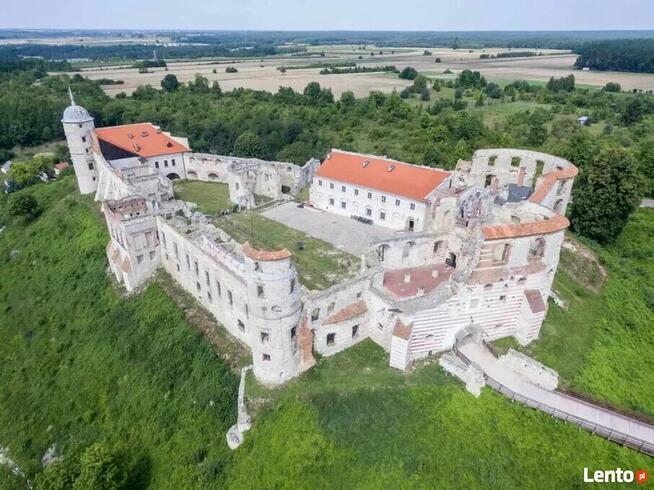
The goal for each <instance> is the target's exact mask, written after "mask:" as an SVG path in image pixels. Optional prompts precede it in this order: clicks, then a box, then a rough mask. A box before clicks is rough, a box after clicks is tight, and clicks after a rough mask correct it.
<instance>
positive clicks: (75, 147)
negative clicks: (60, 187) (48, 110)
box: [61, 88, 98, 194]
mask: <svg viewBox="0 0 654 490" xmlns="http://www.w3.org/2000/svg"><path fill="white" fill-rule="evenodd" d="M68 95H69V97H70V106H68V107H67V108H66V110H65V111H64V114H63V117H62V118H61V123H62V124H63V126H64V133H65V134H66V141H67V142H68V151H69V152H70V158H71V160H72V162H73V167H74V168H75V175H76V176H77V185H78V187H79V191H80V192H81V193H82V194H90V193H91V192H95V190H96V189H97V187H98V182H97V180H98V174H97V170H96V168H95V162H94V161H93V151H92V150H91V132H92V131H93V130H94V129H95V124H94V122H93V118H92V117H91V115H90V114H89V113H88V111H87V110H86V109H84V108H83V107H82V106H79V105H77V104H75V99H74V98H73V92H72V91H71V90H70V88H68Z"/></svg>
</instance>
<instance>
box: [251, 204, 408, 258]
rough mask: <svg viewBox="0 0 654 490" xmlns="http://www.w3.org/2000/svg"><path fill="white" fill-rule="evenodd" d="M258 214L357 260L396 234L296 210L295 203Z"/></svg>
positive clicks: (326, 214)
mask: <svg viewBox="0 0 654 490" xmlns="http://www.w3.org/2000/svg"><path fill="white" fill-rule="evenodd" d="M261 214H262V215H263V216H265V217H266V218H269V219H271V220H274V221H277V222H279V223H282V224H284V225H286V226H290V227H291V228H295V229H296V230H300V231H303V232H304V233H307V234H308V235H311V236H313V237H316V238H320V239H321V240H325V241H326V242H329V243H331V244H332V245H334V246H335V247H336V248H338V249H340V250H344V251H346V252H349V253H351V254H352V255H356V256H357V257H358V256H359V255H361V254H362V253H363V252H365V251H366V249H367V248H368V247H369V246H370V245H372V244H373V243H375V242H379V241H381V240H385V239H387V238H390V237H393V236H395V235H396V234H397V233H399V232H396V231H394V230H391V229H388V228H383V227H381V226H376V225H367V224H364V223H361V222H359V221H356V220H353V219H351V218H346V217H343V216H337V215H334V214H331V213H326V212H324V211H320V210H318V209H313V208H310V207H304V208H298V207H297V203H296V202H287V203H284V204H282V205H280V206H276V207H274V208H271V209H268V210H266V211H264V212H263V213H261Z"/></svg>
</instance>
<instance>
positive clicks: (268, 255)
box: [241, 242, 291, 261]
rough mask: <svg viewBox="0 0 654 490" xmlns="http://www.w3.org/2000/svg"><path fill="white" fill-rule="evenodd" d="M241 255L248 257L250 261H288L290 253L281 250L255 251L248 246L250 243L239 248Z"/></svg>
mask: <svg viewBox="0 0 654 490" xmlns="http://www.w3.org/2000/svg"><path fill="white" fill-rule="evenodd" d="M241 251H242V252H243V255H245V256H247V257H250V258H251V259H252V260H264V261H265V260H282V259H288V258H289V257H290V256H291V252H289V251H288V250H287V249H285V248H283V249H281V250H257V249H256V248H253V247H252V246H251V245H250V242H245V243H244V244H243V245H242V246H241Z"/></svg>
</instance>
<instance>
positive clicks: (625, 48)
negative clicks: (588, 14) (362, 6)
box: [574, 38, 654, 73]
mask: <svg viewBox="0 0 654 490" xmlns="http://www.w3.org/2000/svg"><path fill="white" fill-rule="evenodd" d="M574 52H575V53H577V54H579V58H577V61H576V62H575V66H576V67H577V68H590V69H591V70H602V71H608V70H610V71H629V72H635V73H654V39H651V38H649V39H612V40H603V41H593V42H589V43H584V44H582V45H580V46H578V47H577V48H576V49H575V50H574Z"/></svg>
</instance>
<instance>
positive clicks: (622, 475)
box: [584, 468, 649, 485]
mask: <svg viewBox="0 0 654 490" xmlns="http://www.w3.org/2000/svg"><path fill="white" fill-rule="evenodd" d="M648 480H649V472H648V471H647V470H636V471H631V470H623V469H622V468H616V469H614V470H595V471H593V472H592V473H591V471H590V470H589V469H588V468H584V483H634V482H635V483H637V484H638V485H643V484H644V483H647V481H648Z"/></svg>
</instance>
